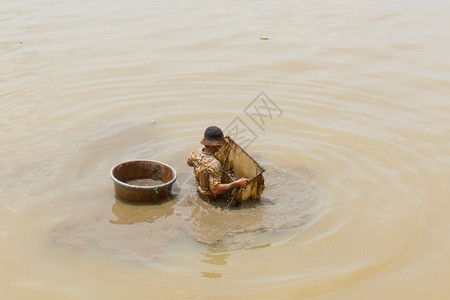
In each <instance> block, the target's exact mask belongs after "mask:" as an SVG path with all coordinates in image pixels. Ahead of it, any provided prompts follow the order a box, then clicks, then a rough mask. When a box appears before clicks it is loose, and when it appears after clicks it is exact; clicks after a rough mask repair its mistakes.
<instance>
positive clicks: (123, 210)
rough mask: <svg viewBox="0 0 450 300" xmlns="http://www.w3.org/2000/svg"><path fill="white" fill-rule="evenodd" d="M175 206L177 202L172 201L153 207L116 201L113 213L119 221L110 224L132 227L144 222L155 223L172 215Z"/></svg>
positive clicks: (112, 221)
mask: <svg viewBox="0 0 450 300" xmlns="http://www.w3.org/2000/svg"><path fill="white" fill-rule="evenodd" d="M174 204H175V202H174V201H171V199H167V200H166V201H163V202H160V203H156V204H152V205H143V204H131V203H124V202H123V201H121V200H119V199H116V202H115V203H114V205H113V207H112V212H113V213H114V215H116V216H117V220H110V222H111V224H116V225H119V224H123V225H126V224H128V225H131V224H136V223H142V222H148V223H153V222H155V221H156V220H158V219H159V218H166V217H168V216H170V215H172V214H173V211H174Z"/></svg>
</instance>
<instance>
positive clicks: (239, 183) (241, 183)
mask: <svg viewBox="0 0 450 300" xmlns="http://www.w3.org/2000/svg"><path fill="white" fill-rule="evenodd" d="M249 182H250V180H249V179H247V178H241V179H238V180H236V181H233V182H231V183H226V184H224V183H222V184H219V186H218V187H217V188H216V189H213V190H211V192H212V193H213V195H214V198H216V197H217V196H219V195H223V194H225V193H227V192H229V191H231V190H232V189H234V188H236V187H246V186H247V184H248V183H249Z"/></svg>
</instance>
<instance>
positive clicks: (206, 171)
mask: <svg viewBox="0 0 450 300" xmlns="http://www.w3.org/2000/svg"><path fill="white" fill-rule="evenodd" d="M188 162H190V163H191V164H192V165H193V167H194V174H195V184H196V185H197V189H198V191H199V192H200V193H201V194H202V195H203V196H205V197H206V198H207V199H210V198H214V195H213V193H212V192H211V190H212V189H216V188H217V187H218V186H219V184H221V179H222V166H221V165H220V162H219V160H218V159H217V158H216V157H215V156H214V155H213V154H209V153H205V152H203V150H202V148H198V149H195V150H194V151H192V153H191V155H190V156H189V158H188Z"/></svg>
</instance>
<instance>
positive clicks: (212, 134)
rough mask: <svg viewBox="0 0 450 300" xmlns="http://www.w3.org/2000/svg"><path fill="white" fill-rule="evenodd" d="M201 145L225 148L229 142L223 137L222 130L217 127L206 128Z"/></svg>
mask: <svg viewBox="0 0 450 300" xmlns="http://www.w3.org/2000/svg"><path fill="white" fill-rule="evenodd" d="M200 143H201V144H203V145H205V146H223V145H225V144H226V143H227V141H226V140H225V138H224V137H223V132H222V129H220V128H219V127H217V126H209V127H208V128H206V130H205V134H204V137H203V140H202V141H201V142H200Z"/></svg>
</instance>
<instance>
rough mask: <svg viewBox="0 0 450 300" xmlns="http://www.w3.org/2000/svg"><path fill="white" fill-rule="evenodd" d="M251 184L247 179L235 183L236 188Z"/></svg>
mask: <svg viewBox="0 0 450 300" xmlns="http://www.w3.org/2000/svg"><path fill="white" fill-rule="evenodd" d="M249 182H250V180H249V179H247V178H241V179H238V180H236V181H235V182H234V183H235V184H236V186H238V187H246V186H247V184H248V183H249Z"/></svg>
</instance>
